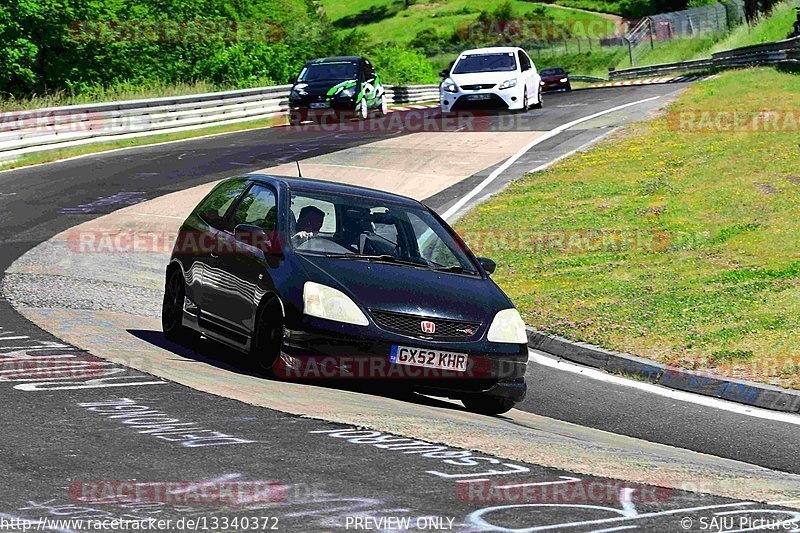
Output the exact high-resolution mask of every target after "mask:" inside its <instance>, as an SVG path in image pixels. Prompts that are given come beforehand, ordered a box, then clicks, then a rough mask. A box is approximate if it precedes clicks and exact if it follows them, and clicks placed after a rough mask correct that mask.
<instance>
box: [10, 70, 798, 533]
mask: <svg viewBox="0 0 800 533" xmlns="http://www.w3.org/2000/svg"><path fill="white" fill-rule="evenodd" d="M675 90H676V87H675V86H674V85H672V86H652V87H639V88H630V89H627V88H626V89H613V90H609V89H603V90H595V91H576V92H574V93H572V94H561V95H553V96H549V97H548V98H547V99H546V108H545V110H544V111H543V112H540V113H537V114H534V113H532V114H531V118H530V120H529V121H528V120H525V121H516V122H515V124H516V126H517V127H526V126H525V125H526V124H529V127H530V129H531V130H546V129H551V128H553V127H556V126H558V125H560V124H563V123H565V122H568V121H570V120H572V119H574V118H576V117H580V116H586V115H589V114H591V113H593V112H595V111H598V110H601V109H606V108H610V107H613V106H615V105H620V104H623V103H626V102H629V101H634V100H640V99H643V98H647V97H649V96H653V95H668V94H669V93H671V92H673V91H675ZM430 112H431V113H435V111H430ZM502 120H503V119H502V117H500V118H491V119H490V125H489V127H495V126H496V127H502V125H501V124H499V123H500V122H501V121H502ZM613 126H614V124H613V123H609V124H598V125H597V126H596V128H594V131H590V130H591V129H592V128H587V129H578V130H576V131H570V132H565V134H564V135H563V136H560V137H559V138H556V139H551V140H550V141H548V142H547V143H546V144H545V143H543V145H542V146H540V147H537V150H536V151H535V153H533V152H532V153H531V154H529V155H528V156H526V158H523V160H521V161H520V162H519V166H515V168H514V169H513V170H515V171H524V170H527V169H529V168H533V167H535V166H537V165H538V164H540V162H541V161H542V160H548V159H552V157H554V156H556V155H559V154H560V153H564V152H567V151H569V150H571V149H574V148H577V147H578V146H580V145H582V144H584V143H585V142H588V141H590V140H591V139H592V138H594V137H597V136H598V135H600V134H601V133H602V131H600V130H607V129H610V128H611V127H613ZM404 133H405V132H403V131H389V132H386V131H354V132H348V131H329V132H324V131H313V132H312V131H292V130H289V129H287V128H273V129H264V130H257V131H251V132H242V133H236V134H230V135H224V136H218V137H212V138H207V139H200V140H195V141H186V142H181V143H175V144H167V145H161V146H153V147H143V148H137V149H133V150H127V151H122V152H116V153H111V154H105V155H103V154H100V155H97V156H92V157H87V158H82V159H77V160H73V161H68V162H63V163H57V164H51V165H44V166H39V167H33V168H30V169H20V170H16V171H11V172H6V173H0V220H2V221H3V224H2V226H1V227H0V271H2V272H4V271H5V270H6V269H7V268H8V266H9V265H10V264H11V263H12V262H13V261H14V259H16V258H17V257H19V256H20V255H22V254H23V253H25V252H26V251H28V250H29V249H31V248H32V247H33V246H35V245H37V244H38V243H40V242H42V241H44V240H46V239H48V238H50V237H52V236H53V235H55V234H56V233H58V232H60V231H63V230H65V229H67V228H69V227H72V226H74V225H76V224H78V223H81V222H83V221H86V220H88V219H90V218H93V217H97V216H100V215H102V214H106V213H109V212H111V211H113V210H115V209H117V208H119V207H122V206H124V205H126V204H128V203H132V202H138V201H142V200H146V199H150V198H155V197H157V196H161V195H163V194H166V193H168V192H172V191H177V190H182V189H185V188H188V187H190V186H193V185H198V184H201V183H206V182H209V181H213V180H217V179H220V178H223V177H226V176H228V175H231V174H235V173H242V172H246V171H249V170H254V169H259V168H263V167H266V166H269V165H272V164H278V163H285V162H288V161H292V160H294V159H304V158H307V157H312V156H315V155H320V154H324V153H328V152H333V151H338V150H341V149H344V148H347V147H351V146H356V145H359V144H363V143H369V142H373V141H375V140H378V139H382V138H385V137H386V136H387V135H403V134H404ZM525 165H528V167H527V169H526V168H524V166H525ZM490 171H491V169H487V170H486V171H485V172H482V173H480V174H479V175H476V176H473V177H471V178H470V179H468V180H465V181H464V182H463V183H462V184H459V185H457V186H454V187H451V188H450V189H448V190H446V191H443V192H442V193H440V194H437V195H436V196H435V197H433V198H431V199H430V200H429V204H430V205H431V206H432V207H434V208H436V209H439V210H442V209H445V208H446V207H447V205H448V204H450V203H452V201H454V199H455V198H457V197H459V195H461V194H462V193H463V191H466V190H469V189H470V188H471V186H473V184H474V183H475V182H477V181H480V179H482V176H483V175H485V174H488V172H490ZM511 174H512V173H511V172H510V173H509V175H511ZM500 185H501V183H497V184H495V185H493V187H492V188H489V189H487V191H486V192H491V191H492V190H493V188H495V187H499V186H500ZM142 191H144V192H143V193H142ZM131 192H136V193H137V194H133V195H132V194H130V193H131ZM139 193H141V194H139ZM99 198H103V199H107V200H105V201H101V202H98V201H97V200H98V199H99ZM86 205H91V207H90V208H88V209H80V210H76V206H86ZM43 267H44V268H46V265H43ZM0 327H1V328H2V329H0V355H2V356H3V357H4V366H3V369H4V370H5V371H6V372H5V373H4V375H3V377H2V379H0V401H2V406H3V408H2V409H3V431H2V432H1V433H0V442H2V445H0V446H1V448H0V449H2V451H3V459H2V460H1V461H0V472H1V475H2V481H3V490H2V491H1V492H0V527H2V526H3V522H2V521H3V520H7V521H13V520H14V519H15V518H19V517H22V518H29V519H34V520H38V519H39V518H50V519H69V518H72V519H92V518H112V517H113V518H119V517H123V518H124V517H127V518H131V519H137V520H138V519H146V518H153V517H154V518H159V519H161V518H163V519H167V518H171V519H173V520H178V519H180V518H199V519H201V520H204V521H205V522H204V523H202V524H201V525H199V527H198V528H197V529H200V530H203V529H206V530H217V531H222V530H245V529H253V527H252V526H253V525H255V524H253V522H251V523H250V524H248V526H247V527H244V523H239V524H237V527H233V526H232V524H228V525H227V527H226V524H224V523H220V522H216V523H214V522H209V520H213V518H214V517H216V518H217V519H220V518H222V519H224V518H233V517H237V516H238V517H251V518H255V517H257V518H258V521H259V523H258V525H260V526H262V527H260V528H259V529H264V527H263V526H264V525H265V524H266V525H267V526H269V527H271V526H273V525H275V526H276V527H277V529H278V530H281V531H320V530H330V529H339V528H345V527H346V526H347V525H349V526H350V529H354V528H356V527H357V526H358V522H356V521H355V520H356V519H358V518H367V517H371V518H378V519H379V518H388V517H394V518H409V519H411V520H412V525H413V526H417V528H420V527H419V526H424V525H425V520H423V521H421V522H417V518H419V517H430V518H432V519H435V518H439V519H441V520H444V525H448V524H450V522H449V519H453V522H452V524H451V529H452V530H458V531H480V530H487V529H496V528H504V527H505V528H532V527H547V526H549V527H550V528H551V529H556V530H567V529H568V530H571V531H594V530H609V529H614V528H624V529H628V528H640V529H641V530H657V531H678V530H700V527H701V526H700V524H702V520H703V519H706V520H708V519H709V517H710V516H713V513H714V512H720V513H724V512H730V513H734V514H729V515H726V516H735V517H737V519H738V518H741V517H743V516H751V517H752V516H764V515H758V514H754V513H756V512H757V511H758V510H759V509H762V508H765V507H766V506H765V505H762V504H752V503H747V502H734V501H731V500H727V499H723V498H719V497H712V496H705V495H700V494H695V493H685V492H680V491H667V492H660V491H656V490H654V489H648V488H646V487H641V486H628V487H627V488H620V487H619V484H618V483H616V482H614V481H613V480H606V479H600V478H592V477H590V476H580V479H579V480H578V479H577V477H578V476H575V475H573V474H570V473H568V472H563V471H558V470H554V469H548V468H543V467H539V466H536V465H530V464H521V463H514V462H510V461H504V460H498V459H494V458H491V457H488V456H485V455H482V454H478V453H473V454H472V457H478V456H480V457H484V458H483V459H478V460H473V461H471V462H472V463H474V464H469V465H467V464H463V465H454V464H447V463H445V459H446V458H447V457H448V456H447V455H444V456H437V455H436V453H440V454H441V453H446V452H454V453H456V455H458V452H457V451H454V450H453V449H452V448H448V449H447V450H445V451H444V452H442V450H439V451H438V452H436V451H434V452H433V455H430V453H431V452H425V450H430V449H433V448H424V447H422V446H424V445H423V444H416V445H409V443H408V442H403V441H397V442H399V444H395V445H394V448H392V447H391V444H390V445H389V446H390V447H386V446H387V445H386V444H385V441H384V444H383V447H381V446H378V445H376V444H380V442H376V441H375V440H374V439H375V438H376V437H383V436H384V435H381V436H376V435H375V434H374V432H370V431H362V432H351V433H346V432H338V433H337V431H343V430H346V429H348V428H343V427H342V426H339V425H335V424H330V423H326V422H322V421H317V420H310V419H305V418H299V417H296V416H291V415H286V414H283V413H279V412H276V411H271V410H269V409H264V408H259V407H254V406H249V405H246V404H242V403H240V402H237V401H234V400H227V399H224V398H220V397H217V396H212V395H208V394H205V393H201V392H198V391H194V390H192V389H189V388H186V387H183V386H180V385H177V384H173V383H166V382H162V381H161V380H159V379H156V378H153V377H152V376H148V375H146V374H142V373H140V372H136V371H132V370H128V369H125V368H122V367H120V368H119V374H118V376H117V377H119V378H120V380H119V381H116V382H115V383H114V384H115V385H117V386H104V385H106V384H108V383H105V384H104V383H94V384H92V383H91V382H90V380H89V381H87V380H86V379H76V381H75V384H74V385H72V386H70V385H66V386H65V384H64V383H63V382H62V383H61V384H59V383H56V382H54V381H48V380H46V379H41V377H40V376H39V375H38V374H37V372H39V370H40V369H32V368H28V367H21V368H20V367H14V366H13V365H12V366H11V367H9V366H8V364H9V363H8V361H9V359H10V357H9V356H10V354H12V352H15V351H20V350H22V351H27V352H28V353H34V352H35V353H36V354H37V355H40V356H42V355H44V356H47V355H51V356H52V357H54V358H57V356H59V355H61V356H63V355H64V354H70V355H77V356H78V357H82V358H87V359H90V358H91V356H89V355H88V354H78V353H75V352H76V351H75V350H73V349H71V348H70V347H63V346H61V345H59V344H60V343H59V341H58V339H56V338H54V337H53V336H52V335H50V334H48V333H47V332H44V331H42V330H40V329H39V328H37V327H36V326H34V325H33V324H31V323H30V322H28V321H27V320H25V319H24V318H22V317H21V316H20V315H18V314H17V313H16V312H15V311H14V310H13V309H12V308H11V306H10V305H9V304H8V302H6V301H4V300H3V301H0ZM37 347H38V348H37ZM205 349H206V350H208V349H211V350H213V348H208V347H206V348H205ZM206 355H207V356H208V357H213V354H206ZM191 363H192V361H188V363H187V364H191ZM45 371H46V369H45ZM528 379H529V384H530V393H529V398H528V400H526V402H525V403H524V404H523V405H522V406H521V408H522V409H525V410H529V411H531V412H536V413H539V414H543V415H545V416H549V417H553V418H557V419H562V420H567V421H570V422H575V423H578V424H582V425H586V426H589V427H597V428H601V429H607V430H609V431H614V432H618V433H623V434H627V435H632V436H636V437H641V438H644V439H647V440H651V441H654V442H664V443H667V444H671V445H675V446H679V447H684V448H688V449H692V450H697V451H701V452H706V453H710V454H713V455H719V456H721V457H729V458H734V459H738V460H741V461H745V462H749V463H753V464H760V465H764V466H769V467H771V468H775V469H778V470H783V471H787V472H796V471H797V469H798V465H797V461H796V459H795V460H794V461H793V460H792V458H796V457H797V456H798V454H797V447H798V442H797V438H796V435H797V431H796V428H795V427H789V428H786V427H785V426H783V425H781V424H778V423H775V422H767V421H759V420H755V419H751V418H750V417H746V416H740V415H732V414H727V413H720V412H719V411H717V410H714V409H709V408H704V407H700V406H695V405H693V404H683V403H681V402H677V401H671V400H665V399H663V398H658V397H654V396H652V395H648V394H646V393H642V392H637V391H634V390H632V389H626V388H624V387H618V386H612V385H609V384H606V383H602V382H597V381H593V380H589V379H584V378H581V377H578V376H576V375H574V374H568V373H563V372H559V371H555V370H551V369H548V368H546V367H542V366H540V365H535V364H532V365H531V367H530V372H529V376H528ZM121 383H125V384H126V386H119V385H120V384H121ZM360 390H366V391H367V392H372V393H375V394H379V393H380V394H396V395H401V397H402V395H403V394H404V393H403V392H402V391H396V392H391V391H389V392H388V393H387V391H370V390H369V388H367V389H360ZM409 401H412V400H409ZM413 401H418V400H413ZM365 409H368V405H365ZM137 411H138V412H142V413H148V414H150V415H151V416H154V417H156V418H158V417H162V418H164V417H167V418H169V419H172V420H175V421H176V422H175V424H186V425H185V426H182V427H184V428H186V427H190V428H192V431H193V433H192V435H194V436H193V437H186V432H182V433H181V432H177V431H176V432H173V433H170V434H165V433H161V434H154V433H152V432H151V433H148V432H147V431H148V430H147V429H146V428H145V427H144V426H143V425H142V422H141V421H140V424H139V425H136V424H131V423H130V422H135V421H136V419H135V418H131V416H132V414H133V413H134V412H137ZM124 415H127V417H126V416H124ZM114 416H116V417H117V418H111V417H114ZM142 416H144V415H142ZM126 421H127V422H128V423H126ZM144 423H145V424H146V422H144ZM315 432H321V433H315ZM179 435H181V436H180V437H179ZM359 439H361V440H359ZM369 439H373V440H372V441H371V440H369ZM406 446H411V447H410V448H409V447H406ZM414 446H416V448H415V447H414ZM426 453H427V454H428V455H426ZM465 453H468V452H462V453H461V455H463V454H465ZM456 455H450V456H449V457H451V458H452V457H455V456H456ZM494 470H498V471H503V472H506V473H504V474H497V473H492V472H491V471H494ZM487 471H488V473H487ZM130 479H137V480H140V481H149V482H159V481H176V480H181V481H185V482H193V483H196V484H202V483H209V482H210V483H219V482H234V481H241V482H246V481H260V482H265V481H274V482H276V483H277V484H278V485H279V486H280V487H282V488H281V489H280V490H279V489H276V492H275V493H274V494H275V496H274V498H273V499H274V500H277V501H274V502H266V503H265V502H263V501H260V499H259V498H252V497H251V498H250V501H240V502H239V503H240V505H239V506H231V505H228V504H223V503H222V502H220V501H218V500H217V501H212V502H207V503H202V504H198V503H197V502H196V501H193V500H191V498H188V497H186V494H187V492H186V489H185V486H184V489H183V490H181V489H180V488H178V489H176V488H175V487H173V488H172V491H173V493H174V494H172V496H171V497H169V498H160V499H159V498H156V500H157V501H154V502H152V503H147V504H142V503H139V504H125V503H120V502H119V501H117V502H113V501H112V502H102V503H98V502H91V501H90V502H85V501H84V502H81V501H80V499H79V498H78V496H80V495H81V494H82V495H83V496H84V498H85V497H86V494H87V493H86V492H85V491H84V492H81V490H82V489H83V488H85V487H92V486H95V487H96V486H98V483H97V481H98V480H105V484H104V485H102V484H101V486H106V487H108V486H116V485H114V480H130ZM478 479H490V480H501V482H500V485H502V480H507V481H508V484H519V483H528V484H531V485H529V486H530V487H535V486H539V487H554V486H560V487H569V488H570V489H576V487H580V488H581V489H584V490H583V491H581V490H577V489H576V490H572V491H571V492H569V491H568V492H565V493H561V494H562V496H559V497H555V496H552V493H547V494H545V495H544V496H543V497H539V499H535V498H534V499H533V500H529V501H528V503H527V504H525V505H514V504H516V503H519V502H517V501H516V500H515V499H514V494H511V495H508V494H506V498H505V499H503V496H502V494H501V495H500V496H499V499H498V500H491V499H489V500H487V499H486V497H487V496H491V495H492V494H495V496H496V493H487V492H486V491H483V492H481V491H480V490H475V491H473V492H470V491H469V490H468V489H465V488H464V487H465V486H468V485H470V484H471V483H469V481H470V480H472V482H475V483H479V482H476V481H474V480H478ZM535 484H538V485H535ZM542 484H545V485H542ZM156 486H157V485H156ZM243 486H246V485H243ZM259 486H261V485H259ZM195 488H196V487H195ZM587 489H594V490H596V491H597V490H599V491H600V493H601V495H599V496H597V497H595V498H591V499H588V500H587V498H586V496H581V494H584V493H585V492H586V490H587ZM600 489H602V490H600ZM628 489H632V490H628ZM536 490H544V489H536ZM190 492H191V491H189V493H190ZM90 494H95V495H96V493H91V491H90ZM538 494H544V493H538ZM563 494H567V496H564V495H563ZM548 495H549V496H548ZM165 499H166V500H168V502H167V503H165V502H164V500H165ZM543 503H546V504H549V505H543ZM509 504H511V505H512V506H511V507H507V506H508V505H509ZM717 505H720V506H723V507H720V508H715V509H707V507H708V506H717ZM696 508H701V509H696ZM770 509H774V507H770ZM748 513H750V514H748ZM770 516H771V515H770ZM776 516H777V515H776ZM787 516H790V515H782V518H786V517H787ZM270 517H276V518H277V524H276V523H275V521H274V519H272V518H270ZM687 517H690V518H692V519H693V520H694V522H693V525H690V527H684V526H685V525H686V524H687V523H688V522H686V521H684V522H681V521H680V520H682V519H683V520H685V519H686V518H687ZM265 520H266V521H265ZM348 521H349V522H348ZM361 524H364V523H363V522H361ZM567 524H569V525H567ZM375 525H376V524H375V523H374V522H373V523H372V526H373V529H374V526H375ZM383 525H384V529H385V530H391V529H393V528H392V527H391V524H383ZM46 526H47V527H48V528H49V529H52V530H62V531H68V530H86V526H87V525H86V524H75V523H73V524H52V523H49V524H46ZM386 526H389V527H386ZM153 527H155V526H153ZM4 529H9V528H4ZM171 529H172V530H186V529H193V528H191V527H188V526H187V525H186V524H185V523H184V524H182V526H181V525H180V524H178V523H177V522H174V523H173V524H171Z"/></svg>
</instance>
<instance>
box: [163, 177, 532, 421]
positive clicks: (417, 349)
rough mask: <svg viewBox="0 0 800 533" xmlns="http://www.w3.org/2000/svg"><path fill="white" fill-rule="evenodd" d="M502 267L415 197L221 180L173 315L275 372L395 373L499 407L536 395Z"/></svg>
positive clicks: (179, 278) (177, 335)
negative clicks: (529, 389) (500, 277)
mask: <svg viewBox="0 0 800 533" xmlns="http://www.w3.org/2000/svg"><path fill="white" fill-rule="evenodd" d="M494 269H495V265H494V263H493V262H492V261H491V260H488V259H485V258H477V257H475V256H474V255H473V253H472V252H471V251H470V250H469V248H468V247H467V246H466V245H465V244H464V242H463V241H462V240H461V238H460V237H459V236H458V235H457V234H456V233H455V232H454V231H453V229H452V228H450V226H448V225H447V223H446V222H444V221H443V220H442V219H441V218H440V217H439V216H438V215H437V214H436V213H435V212H434V211H433V210H431V209H429V208H428V207H426V206H425V205H424V204H422V203H420V202H418V201H416V200H413V199H410V198H406V197H403V196H398V195H395V194H390V193H386V192H380V191H376V190H372V189H366V188H362V187H355V186H350V185H342V184H337V183H330V182H325V181H318V180H308V179H293V178H282V177H274V176H267V175H260V174H250V175H245V176H241V177H234V178H229V179H227V180H224V181H222V182H220V183H219V184H218V185H217V186H216V187H215V188H214V189H213V190H212V191H211V192H210V193H209V194H208V196H207V197H206V198H205V199H203V200H202V201H201V202H200V204H199V205H198V206H197V207H196V208H195V210H194V211H193V212H192V213H191V215H189V217H188V218H187V219H186V221H185V222H184V223H183V225H182V227H181V229H180V231H179V234H178V238H177V240H176V243H175V248H174V250H173V253H172V257H171V260H170V262H169V265H168V267H167V272H166V284H165V294H164V301H163V307H162V326H163V331H164V334H165V336H166V337H167V338H168V339H171V340H174V341H177V342H183V341H185V340H188V339H189V338H190V337H192V336H194V335H196V334H197V333H198V332H199V333H202V334H203V335H205V336H206V337H208V338H210V339H214V340H217V341H221V342H222V343H224V344H227V345H229V346H231V347H233V348H236V349H237V350H239V351H241V352H244V353H245V354H247V357H248V358H249V359H250V361H251V362H252V363H254V364H257V365H259V366H260V367H261V368H262V369H263V370H264V372H265V373H267V374H271V375H276V376H279V377H286V376H289V377H292V376H298V377H302V378H303V379H305V378H308V377H310V375H309V374H306V373H302V372H301V374H302V375H300V374H295V373H293V372H294V371H297V372H300V371H298V369H299V368H303V369H309V368H317V369H319V368H326V369H332V371H333V372H334V374H326V375H325V376H324V377H326V378H331V377H335V378H336V379H338V378H342V377H355V378H358V379H370V380H375V379H387V378H388V379H391V380H392V381H393V383H398V382H401V381H402V382H403V383H408V386H409V387H411V388H412V389H414V390H418V391H421V392H428V393H431V394H435V395H439V396H447V397H451V398H456V399H459V400H461V401H462V402H463V403H464V405H465V406H466V407H467V408H468V409H470V410H473V411H476V412H480V413H485V414H498V413H502V412H505V411H508V410H509V409H511V408H512V407H513V406H514V404H515V403H517V402H519V401H521V400H522V399H523V398H524V397H525V393H526V384H525V380H524V376H525V368H526V364H527V360H528V352H527V346H526V333H525V325H524V323H523V321H522V319H521V317H520V315H519V313H518V312H517V311H516V309H515V308H514V306H513V304H512V303H511V301H510V300H509V299H508V297H507V296H506V295H505V294H504V293H503V291H502V290H500V288H499V287H498V286H497V285H496V284H495V283H494V282H493V281H492V280H491V279H490V278H489V274H490V273H492V272H493V271H494ZM315 365H318V366H315ZM356 367H357V368H356ZM311 377H316V376H311Z"/></svg>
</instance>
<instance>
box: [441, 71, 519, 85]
mask: <svg viewBox="0 0 800 533" xmlns="http://www.w3.org/2000/svg"><path fill="white" fill-rule="evenodd" d="M519 76H520V74H519V72H513V71H511V72H476V73H472V74H451V75H450V78H451V79H452V80H453V81H454V82H456V84H457V85H458V86H459V87H460V86H462V85H478V84H481V85H482V84H489V83H493V84H495V85H496V84H498V83H503V82H504V81H506V80H510V79H511V78H519Z"/></svg>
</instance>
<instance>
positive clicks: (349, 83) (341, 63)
mask: <svg viewBox="0 0 800 533" xmlns="http://www.w3.org/2000/svg"><path fill="white" fill-rule="evenodd" d="M387 111H388V103H387V101H386V91H385V90H384V88H383V84H382V83H381V78H380V76H379V75H378V74H377V73H376V72H375V69H374V68H373V67H372V64H371V63H370V62H369V61H368V60H367V59H365V58H363V57H360V56H348V57H326V58H321V59H313V60H311V61H309V62H308V63H306V64H305V65H304V66H303V68H302V70H301V71H300V74H298V75H297V79H296V80H295V82H294V85H293V86H292V90H291V92H290V93H289V123H290V124H291V125H298V124H300V123H301V122H304V121H306V120H309V119H313V118H318V117H322V116H330V115H333V116H335V117H336V118H353V117H354V118H358V119H360V120H366V119H367V118H369V115H370V113H378V114H380V115H385V114H386V112H387Z"/></svg>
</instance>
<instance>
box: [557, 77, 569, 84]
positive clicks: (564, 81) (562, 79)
mask: <svg viewBox="0 0 800 533" xmlns="http://www.w3.org/2000/svg"><path fill="white" fill-rule="evenodd" d="M558 81H559V82H560V83H567V78H561V79H560V80H558Z"/></svg>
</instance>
